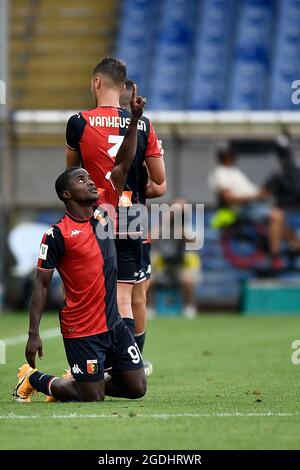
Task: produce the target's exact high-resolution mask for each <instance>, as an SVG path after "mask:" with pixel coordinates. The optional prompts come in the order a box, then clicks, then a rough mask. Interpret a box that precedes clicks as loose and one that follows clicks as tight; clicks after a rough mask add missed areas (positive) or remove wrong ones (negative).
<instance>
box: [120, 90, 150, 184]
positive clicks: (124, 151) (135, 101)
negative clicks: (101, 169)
mask: <svg viewBox="0 0 300 470" xmlns="http://www.w3.org/2000/svg"><path fill="white" fill-rule="evenodd" d="M145 104H146V99H145V98H142V97H141V96H137V88H136V85H134V87H133V93H132V97H131V101H130V108H131V114H132V116H131V120H130V124H129V126H128V129H127V131H126V134H125V137H124V140H123V142H122V145H121V147H120V149H119V151H118V153H117V156H116V162H115V166H114V169H113V171H112V175H111V178H112V181H113V183H114V184H115V186H116V188H117V189H118V191H119V192H122V191H123V189H124V186H125V182H126V178H127V173H128V171H129V168H130V167H131V164H132V162H133V159H134V157H135V153H136V147H137V125H138V120H139V118H140V117H141V116H142V114H143V112H144V108H145Z"/></svg>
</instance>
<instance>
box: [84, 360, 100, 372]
mask: <svg viewBox="0 0 300 470" xmlns="http://www.w3.org/2000/svg"><path fill="white" fill-rule="evenodd" d="M86 370H87V373H88V374H97V372H98V360H97V359H88V360H87V361H86Z"/></svg>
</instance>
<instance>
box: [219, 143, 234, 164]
mask: <svg viewBox="0 0 300 470" xmlns="http://www.w3.org/2000/svg"><path fill="white" fill-rule="evenodd" d="M228 157H229V158H230V159H232V160H235V152H234V150H233V146H232V144H231V142H222V143H220V144H219V145H218V146H217V160H218V162H219V163H221V164H222V163H224V162H225V161H226V160H227V159H228Z"/></svg>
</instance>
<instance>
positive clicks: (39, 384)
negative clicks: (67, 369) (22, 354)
mask: <svg viewBox="0 0 300 470" xmlns="http://www.w3.org/2000/svg"><path fill="white" fill-rule="evenodd" d="M54 379H56V377H55V376H54V375H47V374H44V373H43V372H39V371H38V370H37V371H36V372H34V373H33V374H31V375H30V377H29V382H30V384H31V385H32V386H33V388H35V389H36V390H37V391H38V392H42V393H44V394H45V395H51V384H52V382H53V380H54Z"/></svg>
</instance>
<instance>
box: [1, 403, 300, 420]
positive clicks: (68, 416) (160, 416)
mask: <svg viewBox="0 0 300 470" xmlns="http://www.w3.org/2000/svg"><path fill="white" fill-rule="evenodd" d="M27 406H28V405H27ZM29 406H30V405H29ZM46 406H47V405H46ZM48 406H49V405H48ZM299 415H300V413H273V412H272V411H268V412H266V413H240V412H236V413H178V414H172V413H170V414H168V413H163V414H149V415H147V414H145V415H141V414H137V415H133V416H130V415H122V414H113V415H108V414H78V413H70V414H62V415H57V414H53V415H50V416H49V415H16V414H14V413H9V414H7V415H0V420H5V419H12V420H14V419H16V420H18V419H20V420H22V419H106V418H109V419H111V418H130V419H131V418H133V417H134V418H151V419H169V418H253V417H254V418H261V417H262V418H268V417H289V416H299Z"/></svg>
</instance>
